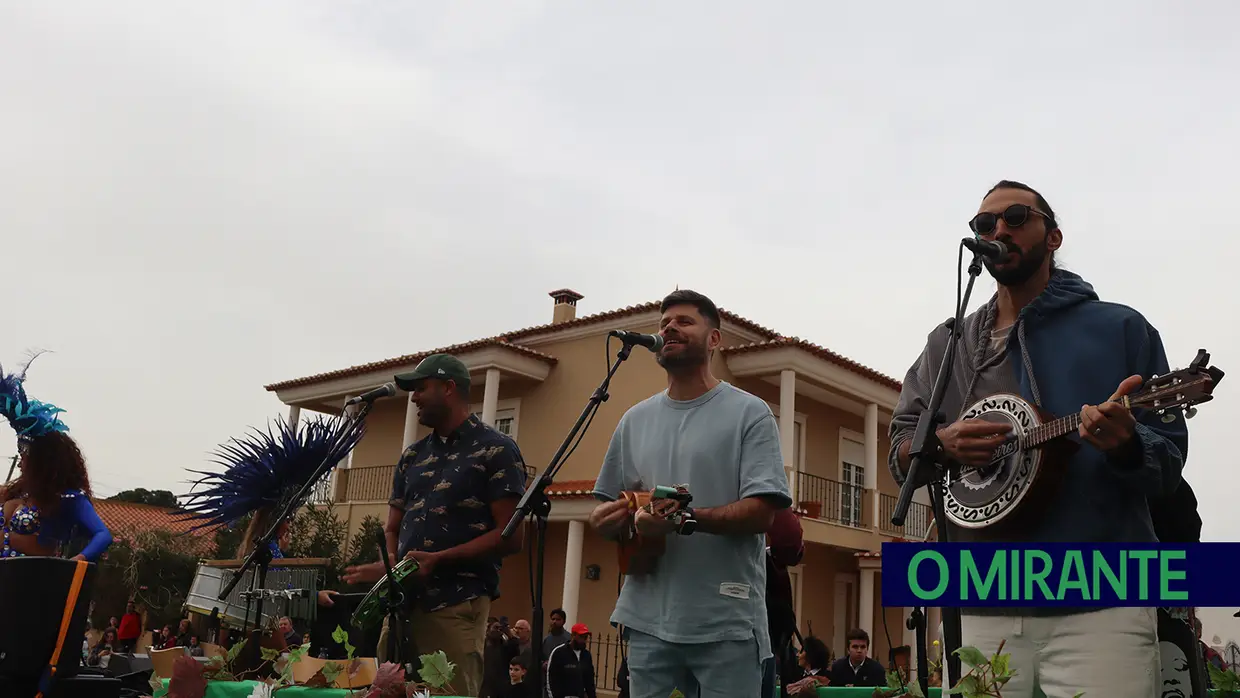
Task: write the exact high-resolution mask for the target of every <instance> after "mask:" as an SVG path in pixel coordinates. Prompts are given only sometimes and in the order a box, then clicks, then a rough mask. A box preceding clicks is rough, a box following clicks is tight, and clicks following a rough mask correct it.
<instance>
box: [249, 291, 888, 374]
mask: <svg viewBox="0 0 1240 698" xmlns="http://www.w3.org/2000/svg"><path fill="white" fill-rule="evenodd" d="M562 293H571V294H573V295H580V294H577V293H576V292H575V291H572V290H571V289H560V290H558V291H553V292H552V295H555V294H562ZM659 304H660V301H651V302H649V303H641V304H639V305H630V306H626V307H623V308H617V309H615V310H608V311H604V312H601V313H595V314H593V315H586V316H583V317H579V318H576V319H574V320H569V321H567V322H560V323H548V324H545V325H535V326H533V327H526V328H524V329H520V330H516V331H513V332H507V333H504V334H500V335H496V336H494V337H486V338H483V339H476V340H473V341H469V342H464V343H461V344H453V345H451V346H447V347H440V348H438V349H431V350H429V351H423V352H419V353H416V354H406V355H404V356H397V357H394V358H391V359H384V360H382V361H375V362H372V363H368V364H361V365H358V366H350V367H348V368H342V369H338V370H335V371H328V372H326V373H319V374H315V375H312V376H305V377H302V378H294V379H291V380H286V381H281V382H279V383H272V384H270V385H266V386H264V388H265V389H266V390H268V391H276V390H282V389H284V388H292V387H296V386H301V385H312V384H314V383H321V382H324V381H328V380H332V379H334V378H345V377H348V376H355V375H360V374H363V373H368V372H370V371H376V370H380V369H384V368H393V367H397V366H405V365H408V364H411V363H414V362H417V361H420V360H422V359H423V358H425V357H427V356H430V355H431V354H438V353H441V352H442V353H451V354H461V353H465V352H468V351H473V350H477V349H482V348H485V347H491V346H500V347H504V348H506V349H510V350H512V351H516V352H519V353H522V354H525V355H527V356H532V357H534V358H537V359H539V360H542V361H546V362H547V363H550V364H555V362H556V358H555V357H553V356H549V355H547V354H544V353H542V352H540V351H537V350H534V349H531V348H529V347H526V346H522V345H521V344H518V343H517V342H518V341H519V340H521V339H524V338H526V337H532V336H534V335H539V334H543V333H547V332H559V331H561V330H565V329H570V328H574V327H583V326H587V325H596V324H600V323H605V322H609V321H612V320H617V319H619V318H623V317H628V316H630V315H637V314H639V313H645V312H650V311H655V310H658V309H659ZM719 314H720V316H722V317H723V319H725V320H727V321H728V322H731V323H733V324H736V325H739V326H741V327H744V328H745V329H748V330H749V331H751V332H754V333H755V334H758V335H761V336H763V337H764V338H765V339H763V340H762V341H760V342H754V343H752V344H742V345H739V346H733V347H725V348H724V349H723V352H724V353H728V354H743V353H746V352H751V351H762V350H765V349H774V348H777V347H786V346H796V347H800V348H802V349H805V350H806V351H808V352H810V353H811V354H813V355H815V356H817V357H819V358H822V359H825V360H827V361H830V362H832V363H834V364H837V365H839V366H842V367H843V368H846V369H848V370H850V371H853V372H854V373H857V374H859V375H861V376H864V377H866V378H869V379H871V380H874V381H876V382H878V383H880V384H882V385H886V386H889V387H891V388H894V389H895V390H899V389H900V382H899V381H897V380H895V379H894V378H891V377H890V376H886V375H884V374H882V373H879V372H878V371H876V370H874V369H872V368H870V367H868V366H864V365H862V364H860V363H857V362H856V361H853V360H851V359H848V358H846V357H844V356H841V355H839V354H837V353H835V352H833V351H831V350H830V349H827V348H825V347H822V346H820V345H817V344H814V343H812V342H807V341H805V340H803V339H799V338H797V337H784V336H781V335H780V334H779V333H778V332H775V331H774V330H772V329H770V328H768V327H763V326H762V325H759V324H758V323H756V322H754V321H752V320H750V319H748V318H744V317H741V316H740V315H737V314H736V313H733V312H731V311H729V310H725V309H723V308H720V309H719Z"/></svg>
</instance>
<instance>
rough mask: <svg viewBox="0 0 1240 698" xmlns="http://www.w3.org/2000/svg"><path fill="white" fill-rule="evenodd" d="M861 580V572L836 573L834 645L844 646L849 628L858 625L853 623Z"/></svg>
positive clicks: (833, 620) (833, 619)
mask: <svg viewBox="0 0 1240 698" xmlns="http://www.w3.org/2000/svg"><path fill="white" fill-rule="evenodd" d="M860 582H861V575H860V573H859V572H836V573H835V599H834V604H833V606H834V613H833V616H834V617H833V618H832V619H831V621H832V624H833V626H834V627H833V628H832V640H833V641H834V643H835V644H834V645H833V646H834V647H844V636H845V635H847V634H848V631H849V630H852V629H853V628H854V627H858V626H857V625H855V624H854V623H853V615H854V612H855V609H854V606H853V603H854V600H855V599H857V598H858V594H857V591H858V590H859V589H860V588H861V585H860Z"/></svg>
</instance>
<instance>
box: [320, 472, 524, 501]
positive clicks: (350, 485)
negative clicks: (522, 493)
mask: <svg viewBox="0 0 1240 698" xmlns="http://www.w3.org/2000/svg"><path fill="white" fill-rule="evenodd" d="M395 475H396V466H395V465H366V466H360V467H357V468H338V469H337V470H336V477H337V478H339V480H340V484H339V485H338V486H337V489H336V492H337V493H339V495H340V496H339V498H338V499H337V501H338V502H386V501H388V498H389V497H390V496H391V494H392V478H393V477H395ZM537 476H538V473H537V472H536V471H535V470H534V468H533V467H532V466H529V465H527V466H525V484H526V485H527V486H528V485H529V483H531V482H533V480H534V478H535V477H537ZM316 489H317V488H316ZM324 501H331V499H330V497H329V498H328V499H326V500H324Z"/></svg>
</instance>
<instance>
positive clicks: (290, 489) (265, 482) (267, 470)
mask: <svg viewBox="0 0 1240 698" xmlns="http://www.w3.org/2000/svg"><path fill="white" fill-rule="evenodd" d="M365 430H366V427H365V423H364V422H362V421H360V420H353V419H349V418H347V417H328V416H325V415H316V416H315V417H314V418H311V419H307V420H305V421H302V422H301V423H300V424H293V425H290V424H289V423H288V422H286V421H285V420H284V419H283V418H281V419H278V420H277V421H276V425H275V429H274V430H272V429H270V428H269V429H268V430H267V432H266V433H264V432H261V431H258V430H257V429H256V430H254V432H253V433H252V434H249V435H247V436H246V437H245V438H244V439H232V440H231V441H229V442H228V443H226V444H224V445H222V446H221V447H220V449H219V450H218V451H216V452H215V454H214V456H215V462H216V463H218V464H220V465H222V466H224V468H225V469H224V471H223V472H221V473H208V472H203V471H199V470H191V471H190V472H193V473H196V474H198V475H204V476H205V477H203V478H202V479H200V480H197V481H196V482H195V483H194V484H195V486H201V487H202V488H203V489H202V490H200V491H198V492H196V493H191V494H188V495H182V497H183V499H184V500H185V504H184V505H183V506H182V507H181V509H182V510H183V511H184V515H183V517H182V518H181V520H182V521H199V522H200V523H198V524H197V525H196V526H194V527H193V528H192V529H191V530H194V531H196V530H199V529H204V528H214V527H216V526H220V525H229V524H233V523H236V522H237V521H238V520H239V519H241V518H242V517H244V516H245V515H247V514H251V513H253V512H255V511H258V510H259V509H262V508H263V507H275V508H282V507H284V506H288V505H289V504H290V503H291V500H292V499H293V498H295V497H296V496H297V493H298V492H299V491H300V490H301V489H302V487H303V486H305V484H306V482H307V481H308V480H310V479H311V478H312V477H314V473H315V471H316V470H318V468H319V466H320V465H321V464H322V463H324V462H329V463H331V464H332V467H333V468H334V467H335V465H336V464H337V463H338V462H340V461H341V460H343V459H344V457H345V456H347V455H349V451H351V450H353V448H354V447H355V446H357V444H358V442H360V441H361V440H362V434H364V433H365ZM330 472H331V469H328V470H326V471H324V475H326V473H330ZM313 488H314V485H313V484H312V485H311V486H310V488H308V489H307V490H306V492H307V493H309V492H310V491H312V490H313ZM301 504H302V502H297V503H296V504H295V505H294V506H300V505H301Z"/></svg>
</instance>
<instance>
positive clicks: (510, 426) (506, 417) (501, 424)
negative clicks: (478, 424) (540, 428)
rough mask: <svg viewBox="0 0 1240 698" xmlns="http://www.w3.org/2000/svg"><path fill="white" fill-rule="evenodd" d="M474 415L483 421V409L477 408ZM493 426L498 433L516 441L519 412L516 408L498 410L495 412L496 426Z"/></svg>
mask: <svg viewBox="0 0 1240 698" xmlns="http://www.w3.org/2000/svg"><path fill="white" fill-rule="evenodd" d="M473 414H474V416H475V417H477V418H478V419H482V409H481V408H479V407H477V406H475V407H474V413H473ZM492 426H494V427H495V430H496V431H498V432H500V433H502V434H506V435H508V436H509V437H511V438H512V439H513V440H514V441H515V440H516V438H517V410H516V408H508V409H502V410H496V411H495V424H493V425H492Z"/></svg>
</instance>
